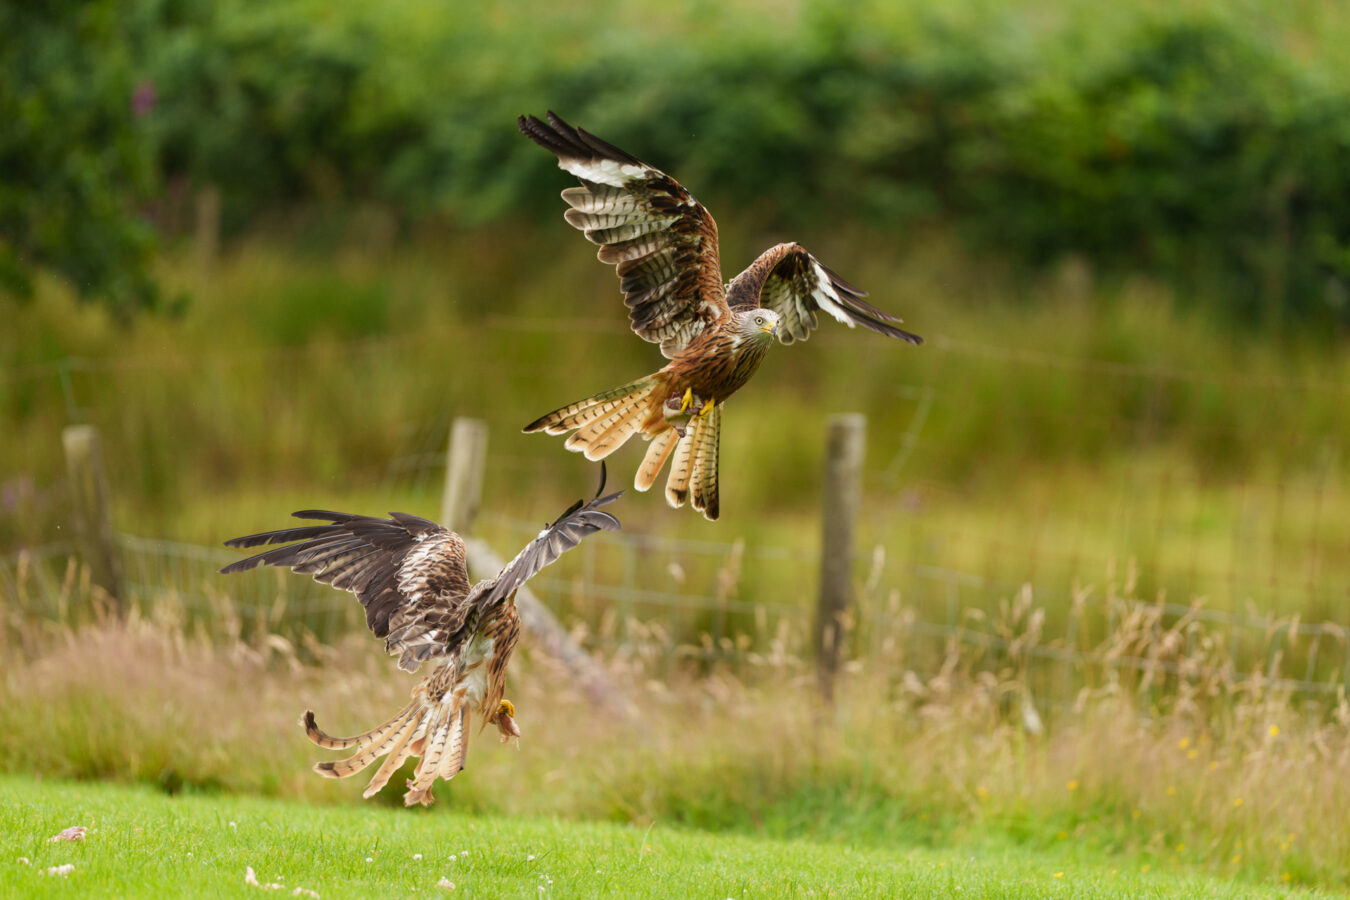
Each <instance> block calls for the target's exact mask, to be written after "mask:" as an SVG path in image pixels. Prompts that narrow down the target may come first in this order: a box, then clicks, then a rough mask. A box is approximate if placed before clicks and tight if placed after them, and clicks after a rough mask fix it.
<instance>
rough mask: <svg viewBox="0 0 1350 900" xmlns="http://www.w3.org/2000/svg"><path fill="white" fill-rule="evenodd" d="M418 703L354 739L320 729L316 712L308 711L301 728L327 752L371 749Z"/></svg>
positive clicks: (302, 719)
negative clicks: (334, 735) (354, 748)
mask: <svg viewBox="0 0 1350 900" xmlns="http://www.w3.org/2000/svg"><path fill="white" fill-rule="evenodd" d="M417 703H418V701H416V700H414V701H413V702H412V703H409V704H408V705H407V706H405V707H403V708H402V709H400V710H399V711H398V712H396V713H394V715H393V717H392V718H390V719H389V721H388V722H385V723H384V724H383V725H377V726H375V727H374V728H372V729H370V731H367V732H365V733H364V734H358V735H355V736H353V737H345V738H344V737H333V736H332V735H331V734H328V733H327V732H326V731H324V730H323V729H321V728H319V726H318V723H317V722H315V721H314V711H313V710H310V709H307V710H305V714H304V716H303V717H301V719H300V726H301V727H302V728H304V729H305V736H306V737H308V738H309V739H310V740H311V741H313V742H314V743H315V744H318V745H319V746H320V747H322V748H324V749H325V750H348V749H350V748H352V747H357V748H360V747H369V746H370V745H371V744H373V743H375V742H377V741H382V740H384V738H385V737H386V736H388V734H389V732H391V731H393V730H394V729H395V728H397V727H398V726H399V725H400V724H401V723H402V722H403V720H404V718H405V717H406V716H407V715H408V714H409V713H410V712H412V711H413V708H414V707H415V706H416V705H417Z"/></svg>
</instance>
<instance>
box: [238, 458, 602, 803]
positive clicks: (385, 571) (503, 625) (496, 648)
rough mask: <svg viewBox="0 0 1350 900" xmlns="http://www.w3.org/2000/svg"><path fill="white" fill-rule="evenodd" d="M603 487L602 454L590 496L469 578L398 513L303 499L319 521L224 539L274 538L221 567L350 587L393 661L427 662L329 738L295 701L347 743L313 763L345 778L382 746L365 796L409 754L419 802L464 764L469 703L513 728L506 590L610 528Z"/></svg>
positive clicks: (412, 520)
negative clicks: (361, 722) (383, 514)
mask: <svg viewBox="0 0 1350 900" xmlns="http://www.w3.org/2000/svg"><path fill="white" fill-rule="evenodd" d="M603 490H604V468H603V465H602V467H601V480H600V490H599V491H597V492H596V495H595V497H594V498H593V499H591V500H590V501H588V502H582V501H580V500H578V501H577V502H576V503H575V504H573V505H572V506H571V507H570V508H569V509H568V510H567V511H566V512H564V513H563V514H562V515H561V516H559V517H558V519H557V521H555V522H554V523H553V524H552V525H549V526H548V527H546V528H545V529H544V530H543V531H541V532H539V534H538V536H537V537H535V539H534V540H532V541H530V543H529V544H527V545H526V546H525V549H523V550H521V551H520V553H519V554H518V555H517V556H516V558H515V559H513V560H511V561H510V562H509V563H507V564H506V565H505V566H504V567H503V568H502V570H501V571H500V572H498V573H497V574H496V575H495V576H493V577H492V578H487V579H484V580H483V581H480V582H478V583H477V584H475V585H472V586H470V584H469V574H468V570H467V568H466V567H465V547H464V541H463V540H462V539H461V538H460V536H459V535H457V534H455V533H454V532H453V531H450V530H449V529H446V528H444V527H442V526H440V525H437V524H436V523H435V522H431V521H429V520H427V519H423V518H420V517H418V516H413V515H409V514H407V513H397V512H396V513H391V514H390V517H389V518H388V519H378V518H372V517H370V516H356V515H350V514H348V513H339V512H328V511H325V510H313V509H307V510H302V511H300V512H297V513H294V514H293V515H294V516H295V517H296V518H298V519H310V520H315V521H320V522H323V523H324V524H322V525H305V526H300V527H296V528H286V529H282V530H280V531H268V532H263V533H262V534H253V535H248V536H247V537H239V538H234V539H233V540H229V541H226V542H225V544H226V546H229V547H259V546H263V545H268V544H285V545H286V546H283V547H277V548H274V549H271V550H267V551H264V552H262V553H259V554H257V555H256V556H250V557H248V558H247V559H241V560H239V561H238V562H236V563H231V564H230V565H228V566H226V567H225V568H223V569H221V570H220V571H221V572H222V573H225V574H229V573H232V572H243V571H245V570H248V569H252V568H254V567H256V566H284V567H289V568H290V569H291V570H292V571H295V572H299V573H301V574H303V575H311V576H313V578H314V580H315V581H318V582H322V583H323V584H329V585H332V586H333V587H335V588H338V589H339V590H344V591H350V592H352V593H353V594H355V595H356V598H357V599H358V600H359V601H360V602H361V605H362V606H363V607H365V610H366V624H367V625H368V626H369V627H370V630H371V631H373V632H374V633H375V636H376V637H381V638H384V643H385V649H387V650H388V651H389V653H390V654H394V655H397V656H398V657H399V661H398V665H399V668H400V669H404V670H406V671H408V672H414V671H416V670H417V668H418V667H419V666H420V665H421V664H422V663H424V662H430V663H431V664H432V666H433V668H432V670H431V672H430V674H428V675H427V676H426V678H424V679H423V680H422V681H421V682H420V683H419V684H418V685H417V686H416V687H415V688H414V689H413V692H412V701H411V702H410V703H409V704H408V705H407V706H405V707H403V709H401V710H399V711H398V713H396V714H395V715H394V717H393V718H391V719H390V720H389V721H387V722H385V723H384V724H383V725H380V726H377V727H375V728H372V729H371V730H370V731H367V732H365V733H364V734H358V735H356V736H354V737H348V738H339V737H333V736H331V735H329V734H327V733H325V732H324V731H322V730H321V729H320V728H319V726H318V725H317V724H316V723H315V721H314V713H313V712H310V711H308V710H306V711H305V715H304V718H303V720H302V721H301V724H302V725H303V726H304V729H305V734H306V735H308V736H309V739H310V740H311V741H313V742H314V743H315V744H318V745H319V746H320V747H323V748H325V749H329V750H355V751H356V752H355V753H354V754H353V755H352V756H350V757H348V758H346V759H341V760H337V761H333V762H321V763H317V764H316V765H315V766H314V770H315V771H316V772H318V773H319V774H320V775H324V776H326V777H328V778H345V777H346V776H348V775H354V774H356V773H357V772H360V771H361V770H362V769H364V768H366V767H367V766H369V765H370V764H371V763H373V762H374V761H375V760H377V759H378V758H380V757H381V756H386V754H387V758H386V759H385V761H384V764H383V765H382V766H380V768H379V770H378V771H377V772H376V773H375V777H373V778H372V779H371V780H370V784H369V785H368V786H367V787H366V789H365V796H366V797H370V796H372V795H373V794H375V793H376V792H377V791H379V790H380V789H381V788H382V787H384V785H385V784H386V783H387V782H388V781H389V778H390V777H391V776H392V775H393V774H394V772H395V771H397V770H398V767H399V766H401V765H402V764H403V761H404V760H406V759H407V758H408V757H410V756H414V757H420V758H421V759H420V762H419V763H418V765H417V770H416V772H415V773H414V775H413V777H412V779H411V780H409V781H408V783H407V787H408V791H407V793H406V794H405V795H404V797H403V802H404V803H405V804H406V805H408V806H412V805H413V804H414V803H421V804H423V805H424V806H430V805H431V803H432V799H433V798H432V795H431V788H432V786H433V785H434V784H435V782H436V778H437V777H438V776H439V777H441V778H444V779H446V780H449V779H451V778H454V777H455V775H456V774H458V773H459V771H460V770H461V769H463V768H464V760H465V756H466V754H467V753H468V749H469V731H468V724H469V715H470V714H471V713H473V712H477V713H478V715H479V716H481V717H482V720H483V721H482V726H481V727H486V726H487V724H488V723H489V722H491V723H492V724H493V725H496V726H497V728H498V729H499V730H500V732H501V736H502V740H503V741H505V740H508V739H510V738H513V737H515V738H518V737H520V729H519V728H518V727H517V726H516V722H515V718H514V716H515V707H514V706H513V705H512V704H511V701H510V700H506V699H504V697H503V694H504V693H505V690H506V665H507V663H508V662H509V661H510V659H511V651H512V650H513V649H515V646H516V641H517V640H518V639H519V637H520V614H519V612H518V611H517V610H516V603H515V598H516V590H517V589H518V588H519V587H520V586H521V585H522V584H524V583H525V582H526V581H528V580H529V579H530V578H531V577H532V576H533V575H534V574H535V573H536V572H538V571H539V570H540V569H542V568H544V567H545V566H547V565H548V564H549V563H551V562H553V561H554V560H555V559H557V558H558V557H559V556H561V555H562V554H563V553H565V552H566V551H568V550H570V549H572V548H573V547H575V546H576V545H577V544H579V543H580V542H581V540H582V538H584V537H586V536H587V535H590V534H594V533H595V532H597V531H617V530H618V529H619V520H618V519H616V518H614V516H612V515H610V514H609V513H608V512H605V511H604V510H602V509H601V507H603V506H605V505H606V504H609V503H612V502H613V501H614V500H616V499H617V498H618V497H619V496H620V494H621V493H622V492H619V493H614V494H609V495H607V496H601V493H602V492H603Z"/></svg>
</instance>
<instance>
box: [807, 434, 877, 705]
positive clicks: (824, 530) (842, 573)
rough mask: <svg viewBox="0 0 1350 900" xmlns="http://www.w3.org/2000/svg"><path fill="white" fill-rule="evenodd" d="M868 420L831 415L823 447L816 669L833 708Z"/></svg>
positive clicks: (850, 586)
mask: <svg viewBox="0 0 1350 900" xmlns="http://www.w3.org/2000/svg"><path fill="white" fill-rule="evenodd" d="M866 427H867V420H866V419H865V418H863V416H862V415H861V414H860V413H844V414H842V415H837V416H832V417H831V418H830V420H829V422H828V425H827V437H826V443H825V494H824V502H823V510H822V515H821V540H820V597H819V603H818V607H817V611H816V623H815V626H816V642H815V643H816V665H817V674H818V676H819V679H820V692H821V696H822V697H823V698H824V700H825V702H826V703H827V704H833V703H834V681H835V676H836V675H837V674H838V672H839V655H840V648H841V646H842V644H843V638H844V635H843V626H844V621H845V614H846V613H847V612H848V608H849V604H850V602H851V600H852V598H853V527H854V523H855V522H856V520H857V518H858V507H859V505H860V503H861V501H862V464H863V445H864V435H865V433H866Z"/></svg>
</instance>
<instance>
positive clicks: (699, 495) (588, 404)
mask: <svg viewBox="0 0 1350 900" xmlns="http://www.w3.org/2000/svg"><path fill="white" fill-rule="evenodd" d="M517 124H518V125H519V126H520V130H521V132H523V133H524V134H525V136H526V137H528V138H529V139H530V140H532V141H534V142H535V143H536V144H538V145H540V146H541V147H543V148H544V149H546V150H549V151H550V152H552V153H553V154H554V155H556V156H557V157H558V165H559V166H560V167H561V168H562V169H564V170H566V171H568V172H570V173H572V174H573V175H575V176H576V177H577V178H578V179H580V180H581V187H574V188H568V189H567V190H565V191H563V192H562V196H563V199H564V200H566V201H567V203H568V205H569V206H570V207H571V209H569V210H567V213H566V218H567V221H568V222H569V223H571V224H572V225H573V226H575V227H576V228H578V229H580V230H581V231H582V232H584V233H585V235H586V238H587V239H588V240H590V241H591V242H593V243H596V244H599V245H600V250H599V253H598V256H599V257H600V259H601V261H602V262H607V263H612V264H613V265H615V266H616V267H617V269H618V275H619V278H620V285H619V287H620V290H622V291H623V293H624V302H625V303H626V304H627V305H628V308H629V310H630V312H629V316H628V318H629V322H630V323H631V325H632V327H633V331H634V332H636V333H637V335H638V336H639V337H641V338H643V339H644V340H648V341H651V342H653V343H657V344H660V345H661V353H662V354H663V355H664V356H665V357H666V358H667V359H669V360H670V362H669V363H668V364H667V365H666V366H665V367H664V368H662V369H661V370H660V371H658V372H656V373H654V374H652V375H648V376H646V377H645V378H639V379H638V380H637V381H634V382H631V383H629V384H626V385H623V386H622V387H617V388H613V389H612V390H608V391H603V392H601V393H599V394H596V395H594V396H592V397H587V398H586V399H585V400H579V401H577V402H576V403H569V404H568V405H567V406H564V407H562V408H560V409H557V410H554V411H553V412H551V413H549V414H548V415H546V416H542V417H540V418H539V419H537V420H535V421H534V422H531V423H530V424H529V425H526V426H525V429H524V430H525V431H527V432H533V431H544V432H547V433H548V434H566V433H567V432H569V431H570V432H574V433H573V434H572V435H571V437H569V438H568V439H567V445H566V446H567V449H569V450H576V451H579V452H582V453H584V454H585V455H586V457H587V458H588V459H603V458H604V457H606V456H608V455H609V454H610V453H613V452H614V451H615V450H617V449H618V448H619V447H621V446H623V445H624V443H625V442H627V440H628V439H629V438H630V437H632V436H633V435H635V434H641V435H642V437H643V438H644V439H646V440H649V441H650V442H651V443H650V444H649V445H648V447H647V455H646V456H645V457H644V458H643V460H642V465H641V466H639V467H638V472H637V476H636V478H635V479H634V486H635V487H636V488H637V489H638V490H640V491H645V490H648V489H649V488H651V486H652V484H653V483H654V482H655V481H656V476H657V475H658V474H659V473H660V471H661V469H662V467H663V466H665V464H666V460H667V459H669V458H670V457H671V456H672V455H673V456H674V462H673V463H671V468H670V475H669V476H668V477H667V479H666V501H667V502H668V503H669V504H670V505H671V506H677V507H678V506H682V505H683V504H684V502H685V500H686V499H690V500H691V503H692V505H693V507H694V508H695V509H698V510H702V511H703V514H704V516H706V517H707V518H709V519H716V518H717V516H718V512H719V503H718V490H717V451H718V439H719V434H720V431H721V425H722V416H721V410H722V404H723V403H724V402H725V401H726V399H727V398H728V397H730V396H731V395H732V394H734V393H735V392H736V391H737V390H738V389H740V387H741V386H742V385H743V384H745V383H746V381H748V380H749V379H750V376H751V375H753V374H754V372H755V370H756V369H757V368H759V364H760V362H761V360H762V359H763V358H764V353H765V351H766V350H768V348H769V345H770V344H772V343H773V340H774V338H775V337H777V338H778V340H779V341H781V342H782V343H784V344H791V343H792V342H793V341H804V340H806V339H807V338H809V337H810V336H811V332H812V331H813V330H814V329H815V327H816V325H817V318H816V313H817V312H821V311H823V312H825V313H826V314H827V315H829V316H830V317H832V318H834V319H836V320H838V321H840V322H842V323H844V324H845V325H847V326H848V327H850V328H853V327H854V326H856V325H861V326H863V327H864V328H868V329H871V330H872V331H876V332H879V333H881V334H884V335H886V336H887V337H893V338H899V339H900V340H903V341H908V342H909V343H911V344H921V343H923V339H922V338H920V337H919V336H918V335H915V334H911V333H910V332H908V331H904V330H902V329H900V328H898V327H896V326H897V324H898V323H899V322H900V321H901V320H900V319H897V318H896V317H895V316H893V315H891V314H890V313H887V312H884V311H882V310H880V309H877V308H876V307H875V306H872V305H871V304H869V303H867V302H866V301H864V300H863V299H862V298H863V297H865V296H866V293H865V292H864V291H860V290H858V289H857V288H855V287H853V286H852V285H850V284H849V283H848V282H846V281H844V280H843V279H842V278H840V277H839V276H838V275H836V274H835V273H834V272H832V271H830V270H829V269H827V268H826V267H825V266H824V265H822V264H821V263H820V262H818V261H817V260H816V258H815V257H814V256H812V255H811V254H810V253H808V252H806V250H804V249H803V248H802V247H800V246H799V245H797V244H791V243H789V244H779V245H777V246H776V247H771V248H770V249H768V250H766V251H764V253H762V254H760V256H759V258H758V259H756V260H755V261H754V262H752V263H751V264H750V266H749V267H748V268H747V269H746V270H745V271H744V272H742V273H741V274H739V275H737V276H736V277H735V278H734V279H732V281H731V283H730V284H725V285H724V284H723V283H722V269H721V263H720V261H719V260H718V252H717V223H715V222H714V221H713V218H712V216H711V215H709V214H708V211H707V210H706V209H704V208H703V206H702V204H700V203H699V202H698V201H697V200H695V199H694V197H693V195H691V194H690V193H689V192H688V191H686V190H685V189H684V188H683V187H681V186H680V184H679V183H678V182H676V181H675V179H674V178H671V177H670V176H669V175H667V174H665V173H664V172H662V171H660V170H659V169H656V168H653V167H652V166H649V165H647V164H646V163H644V162H643V161H642V160H640V159H638V158H637V157H635V156H632V155H630V154H628V153H625V152H624V151H623V150H620V149H619V148H618V147H615V146H613V145H612V144H608V143H606V142H605V141H602V140H600V139H599V138H597V137H595V136H594V135H592V134H588V133H587V132H585V131H583V130H581V129H580V128H573V127H572V126H571V125H568V124H567V123H566V122H564V121H563V120H562V119H560V118H558V116H556V115H554V114H553V113H551V112H550V113H549V114H548V121H544V120H542V119H538V118H535V117H534V116H521V117H520V118H519V119H517Z"/></svg>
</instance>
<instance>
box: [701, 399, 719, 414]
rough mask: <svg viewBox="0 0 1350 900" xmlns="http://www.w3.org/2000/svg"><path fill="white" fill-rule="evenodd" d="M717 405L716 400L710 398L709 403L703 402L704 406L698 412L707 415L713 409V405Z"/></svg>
mask: <svg viewBox="0 0 1350 900" xmlns="http://www.w3.org/2000/svg"><path fill="white" fill-rule="evenodd" d="M716 405H717V401H716V400H709V401H708V402H707V403H705V404H703V408H702V409H700V410H699V411H698V414H699V415H700V416H706V415H707V414H708V413H710V412H712V411H713V407H714V406H716Z"/></svg>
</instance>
